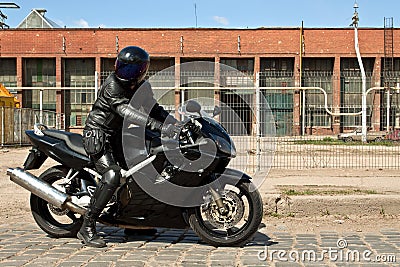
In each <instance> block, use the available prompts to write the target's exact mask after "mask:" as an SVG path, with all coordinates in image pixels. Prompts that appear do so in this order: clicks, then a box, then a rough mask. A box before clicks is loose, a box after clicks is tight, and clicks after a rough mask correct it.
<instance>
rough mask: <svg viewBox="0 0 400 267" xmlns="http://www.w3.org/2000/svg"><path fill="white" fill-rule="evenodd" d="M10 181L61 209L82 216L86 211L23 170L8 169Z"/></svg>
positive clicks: (65, 195) (69, 198)
mask: <svg viewBox="0 0 400 267" xmlns="http://www.w3.org/2000/svg"><path fill="white" fill-rule="evenodd" d="M7 175H8V176H10V180H11V181H13V182H14V183H16V184H17V185H19V186H21V187H23V188H25V189H26V190H28V191H30V192H31V193H32V194H35V195H36V196H38V197H40V198H42V199H44V200H46V201H47V202H49V203H50V204H53V205H54V206H56V207H57V208H60V209H69V210H71V211H73V212H76V213H79V214H81V215H83V214H85V212H86V209H85V208H83V207H81V206H78V205H76V204H75V203H73V202H72V201H71V197H70V196H69V195H67V194H65V193H64V192H61V191H60V190H58V189H57V188H55V187H53V186H51V185H49V184H48V183H46V182H44V181H42V180H40V179H39V178H37V177H36V176H34V175H33V174H31V173H29V172H26V171H24V170H23V169H21V168H15V169H12V168H9V169H7Z"/></svg>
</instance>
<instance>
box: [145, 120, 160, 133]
mask: <svg viewBox="0 0 400 267" xmlns="http://www.w3.org/2000/svg"><path fill="white" fill-rule="evenodd" d="M146 127H148V128H149V129H150V130H152V131H159V132H161V130H162V127H163V125H162V123H161V122H159V121H157V120H155V119H153V118H149V119H148V120H147V123H146Z"/></svg>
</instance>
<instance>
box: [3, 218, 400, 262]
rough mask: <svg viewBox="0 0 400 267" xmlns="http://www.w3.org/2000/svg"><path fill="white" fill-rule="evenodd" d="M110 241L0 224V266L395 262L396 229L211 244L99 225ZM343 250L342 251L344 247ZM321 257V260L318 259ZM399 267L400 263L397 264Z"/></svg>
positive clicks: (186, 234)
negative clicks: (87, 243)
mask: <svg viewBox="0 0 400 267" xmlns="http://www.w3.org/2000/svg"><path fill="white" fill-rule="evenodd" d="M98 230H99V232H100V234H101V235H102V236H104V237H105V239H106V241H107V242H108V247H107V248H103V249H97V248H87V247H84V246H83V245H82V244H81V242H80V241H79V240H77V239H74V238H62V239H54V238H50V237H48V236H47V235H46V234H45V233H44V232H43V231H42V230H40V229H39V228H38V227H37V226H36V225H35V224H34V223H33V222H20V223H15V224H3V225H1V228H0V266H96V267H102V266H348V264H350V265H351V266H359V265H362V266H382V265H385V266H396V263H395V262H396V260H397V262H399V263H400V230H396V229H383V230H381V231H379V232H377V233H371V234H368V233H357V232H355V233H343V234H339V233H338V232H336V231H321V232H319V233H307V234H301V233H300V234H293V233H289V232H285V231H282V232H273V233H269V234H268V235H267V234H266V232H267V231H268V229H266V228H262V229H260V230H259V232H258V233H257V234H256V235H255V236H254V238H253V239H252V240H251V241H250V242H249V243H248V244H247V245H246V246H244V247H240V248H235V247H219V248H216V247H213V246H209V245H207V244H205V243H203V242H201V241H200V240H199V238H198V237H197V236H196V235H195V234H194V232H193V231H191V230H175V229H158V230H159V231H158V233H157V234H156V235H154V236H129V237H127V236H125V235H124V232H123V230H122V229H119V228H114V227H108V226H103V225H98ZM342 248H343V249H342ZM322 258H324V260H322ZM397 266H400V264H397Z"/></svg>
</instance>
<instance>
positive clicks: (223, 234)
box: [189, 181, 263, 247]
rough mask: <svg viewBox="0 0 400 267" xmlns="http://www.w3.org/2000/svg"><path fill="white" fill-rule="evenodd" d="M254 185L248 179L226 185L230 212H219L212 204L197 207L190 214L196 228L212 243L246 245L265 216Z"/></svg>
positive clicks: (224, 199) (192, 224)
mask: <svg viewBox="0 0 400 267" xmlns="http://www.w3.org/2000/svg"><path fill="white" fill-rule="evenodd" d="M252 186H253V185H252V184H251V182H249V181H241V182H239V183H238V184H237V185H229V187H228V188H227V187H226V188H225V193H224V194H223V196H222V199H223V202H224V205H225V206H226V207H227V209H228V210H229V213H228V214H227V215H223V214H219V213H218V209H217V208H216V205H215V204H212V203H210V204H208V205H207V207H204V206H203V207H197V208H195V209H194V210H193V212H192V213H191V214H190V215H189V224H190V226H191V228H192V229H193V231H194V232H195V233H196V234H197V235H198V236H199V237H200V238H201V239H202V240H203V241H205V242H206V243H208V244H210V245H212V246H216V247H219V246H241V245H243V244H245V243H246V242H247V241H248V240H249V239H250V238H251V237H252V236H253V235H254V234H255V233H256V232H257V230H258V227H259V225H260V223H261V220H262V216H263V205H262V199H261V196H260V193H259V192H258V191H257V190H250V188H251V187H252ZM213 205H214V206H213Z"/></svg>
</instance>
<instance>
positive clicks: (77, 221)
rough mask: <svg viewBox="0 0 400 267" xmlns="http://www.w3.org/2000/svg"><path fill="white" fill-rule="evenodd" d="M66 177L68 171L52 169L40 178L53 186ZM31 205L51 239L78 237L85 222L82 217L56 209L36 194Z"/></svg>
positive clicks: (34, 215)
mask: <svg viewBox="0 0 400 267" xmlns="http://www.w3.org/2000/svg"><path fill="white" fill-rule="evenodd" d="M66 175H67V172H66V170H63V169H62V168H58V167H52V168H49V169H47V170H46V171H45V172H44V173H42V174H41V175H40V176H39V178H40V179H41V180H42V181H44V182H47V183H49V184H51V185H52V184H54V183H57V182H58V181H60V180H62V179H64V177H65V176H66ZM30 205H31V212H32V215H33V218H34V220H35V222H36V223H37V224H38V225H39V227H40V228H41V229H42V230H43V231H45V232H46V233H47V234H49V235H50V236H51V237H55V238H62V237H76V234H77V233H78V231H79V229H80V228H81V225H82V222H83V220H82V218H81V217H80V215H76V214H74V213H73V212H72V211H69V210H61V209H59V208H56V207H54V206H52V205H51V204H49V203H48V202H47V201H45V200H43V199H41V198H39V197H38V196H36V195H34V194H31V198H30ZM57 213H58V214H57ZM77 216H78V217H77Z"/></svg>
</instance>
